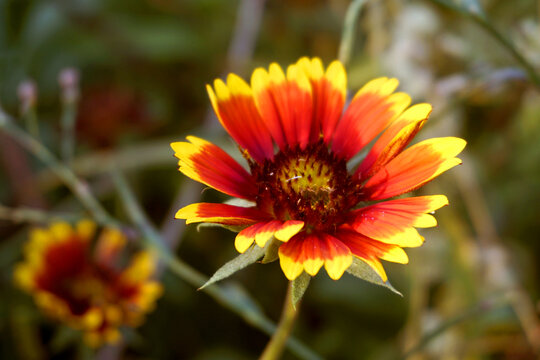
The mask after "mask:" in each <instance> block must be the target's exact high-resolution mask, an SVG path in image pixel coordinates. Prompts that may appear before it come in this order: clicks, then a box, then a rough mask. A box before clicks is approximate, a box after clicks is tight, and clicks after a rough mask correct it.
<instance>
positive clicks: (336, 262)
mask: <svg viewBox="0 0 540 360" xmlns="http://www.w3.org/2000/svg"><path fill="white" fill-rule="evenodd" d="M279 258H280V264H281V268H282V270H283V272H284V273H285V276H286V277H287V278H288V279H289V280H294V279H296V278H297V277H298V276H299V275H300V274H301V273H302V270H306V272H307V273H308V274H309V275H311V276H315V275H316V274H317V273H318V272H319V270H320V268H321V267H322V265H323V264H324V267H325V269H326V272H327V273H328V276H330V278H332V279H334V280H337V279H339V278H340V277H341V276H342V275H343V273H344V272H345V270H346V269H347V268H348V267H349V266H350V265H351V263H352V256H351V252H350V250H349V249H348V248H347V246H345V245H344V244H343V243H342V242H341V241H339V240H338V239H336V238H334V237H333V236H330V235H328V234H324V233H320V234H313V233H312V234H309V235H308V234H304V233H302V234H300V235H298V236H295V237H294V238H292V239H291V240H290V241H289V242H287V243H285V244H282V245H281V246H280V247H279Z"/></svg>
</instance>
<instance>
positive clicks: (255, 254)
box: [199, 244, 266, 290]
mask: <svg viewBox="0 0 540 360" xmlns="http://www.w3.org/2000/svg"><path fill="white" fill-rule="evenodd" d="M265 251H266V247H264V248H261V247H259V246H257V245H256V244H254V245H253V246H251V247H250V248H249V249H247V251H246V252H245V253H243V254H240V255H238V256H237V257H235V258H234V259H232V260H231V261H229V262H227V263H226V264H225V265H223V266H222V267H220V268H219V270H218V271H216V272H215V273H214V275H212V277H211V278H210V280H208V281H207V282H206V283H205V284H204V285H203V286H201V287H200V288H199V290H201V289H204V288H205V287H207V286H209V285H212V284H213V283H215V282H218V281H220V280H223V279H225V278H228V277H229V276H231V275H232V274H234V273H235V272H237V271H238V270H242V269H243V268H245V267H246V266H248V265H251V264H253V263H254V262H255V261H257V260H259V259H260V258H261V257H262V256H263V255H264V252H265Z"/></svg>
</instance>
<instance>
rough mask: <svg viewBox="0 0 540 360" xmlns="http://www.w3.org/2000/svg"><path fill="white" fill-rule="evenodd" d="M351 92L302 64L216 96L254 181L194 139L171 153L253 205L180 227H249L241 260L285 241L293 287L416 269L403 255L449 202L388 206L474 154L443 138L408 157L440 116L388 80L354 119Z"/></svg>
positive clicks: (186, 169)
mask: <svg viewBox="0 0 540 360" xmlns="http://www.w3.org/2000/svg"><path fill="white" fill-rule="evenodd" d="M346 82H347V79H346V74H345V69H344V68H343V65H342V64H341V63H340V62H338V61H334V62H332V63H331V64H330V65H329V66H328V68H327V69H326V71H325V70H324V68H323V65H322V62H321V61H320V60H319V59H318V58H313V59H308V58H305V57H304V58H301V59H300V60H298V62H297V63H296V64H293V65H290V66H289V67H288V68H287V72H286V74H285V73H284V72H283V71H282V69H281V68H280V66H279V65H277V64H275V63H273V64H271V65H270V67H269V70H268V71H267V70H265V69H263V68H258V69H256V70H255V71H254V72H253V75H252V77H251V86H249V85H248V84H247V83H246V82H245V81H244V80H242V79H241V78H240V77H238V76H236V75H234V74H230V75H229V76H228V77H227V82H226V83H225V82H224V81H222V80H220V79H217V80H215V81H214V86H213V87H211V86H209V85H208V86H207V90H208V94H209V96H210V100H211V102H212V105H213V107H214V110H215V112H216V114H217V115H218V118H219V120H220V122H221V124H222V125H223V127H224V128H225V129H226V130H227V132H228V133H229V134H230V135H231V136H232V138H233V139H234V140H235V141H236V142H237V143H238V145H239V146H240V148H241V151H242V153H243V155H244V157H245V158H246V160H247V163H248V165H249V172H248V171H247V170H245V169H244V167H242V166H241V165H240V164H239V163H237V162H236V161H235V160H233V159H232V158H231V157H230V156H229V155H228V154H226V153H225V152H224V151H223V150H221V149H220V148H219V147H217V146H216V145H213V144H211V143H209V142H207V141H205V140H202V139H199V138H196V137H193V136H188V137H187V140H188V141H189V142H175V143H172V144H171V146H172V148H173V150H174V151H175V156H176V157H177V158H178V159H179V165H180V171H181V172H182V173H184V174H185V175H187V176H188V177H190V178H192V179H194V180H197V181H199V182H201V183H204V184H206V185H208V186H210V187H212V188H214V189H216V190H218V191H221V192H223V193H225V194H228V195H231V196H234V197H238V198H242V199H244V200H247V201H249V202H251V204H252V205H251V206H248V207H240V206H234V205H231V204H212V203H197V204H191V205H189V206H186V207H184V208H182V209H180V210H179V211H178V213H177V214H176V218H180V219H186V220H187V221H186V223H188V224H189V223H195V222H210V223H218V224H223V225H227V226H240V227H242V228H243V230H241V231H240V232H239V233H238V235H237V236H236V240H235V247H236V249H237V250H238V251H239V252H240V253H243V252H245V251H246V250H247V249H249V248H250V247H252V246H259V247H264V246H266V245H267V243H268V241H269V240H271V239H277V241H276V240H272V241H273V242H274V243H275V244H277V245H276V246H278V247H279V250H278V253H279V260H280V265H281V268H282V270H283V272H284V273H285V276H286V277H287V278H288V279H289V280H294V279H295V278H297V277H298V276H299V275H300V274H302V272H303V271H305V272H306V273H307V274H309V275H311V276H314V275H316V274H317V273H318V272H319V270H320V269H321V267H322V266H323V265H324V267H325V269H326V271H327V273H328V275H329V276H330V277H331V278H332V279H339V278H340V277H341V276H342V274H343V272H344V271H345V270H347V269H348V268H349V267H350V266H351V264H352V262H353V258H358V259H361V260H363V261H364V262H366V263H367V264H368V265H369V266H370V267H371V268H372V269H373V270H374V271H375V272H376V273H377V274H378V275H379V276H380V278H381V279H382V280H383V281H386V280H387V276H386V274H385V271H384V269H383V267H382V265H381V262H380V259H382V260H386V261H392V262H397V263H407V262H408V257H407V254H406V253H405V252H404V251H403V249H402V248H403V247H417V246H420V245H421V244H422V242H423V238H422V237H421V236H420V235H419V233H418V231H417V230H416V229H415V228H424V227H432V226H435V225H436V224H437V222H436V220H435V218H434V217H433V216H432V215H430V213H432V212H433V211H435V210H437V209H439V208H441V207H442V206H444V205H447V204H448V200H447V198H446V197H445V196H443V195H433V196H418V197H410V198H397V199H392V200H386V199H389V198H394V197H396V196H398V195H402V194H405V193H408V192H410V191H412V190H415V189H417V188H419V187H420V186H422V185H424V184H426V183H427V182H429V181H430V180H432V179H433V178H435V177H436V176H438V175H440V174H441V173H443V172H444V171H446V170H448V169H450V168H452V167H454V166H456V165H458V164H460V163H461V160H460V159H458V158H456V155H457V154H458V153H460V152H461V151H462V150H463V148H464V147H465V144H466V143H465V141H464V140H462V139H459V138H455V137H443V138H433V139H429V140H425V141H421V142H419V143H417V144H415V145H412V146H410V147H408V148H406V147H407V145H408V144H409V143H410V142H411V140H412V139H413V137H414V136H415V135H416V133H417V132H418V131H419V130H420V129H421V128H422V126H423V125H424V123H425V122H426V120H427V118H428V116H429V114H430V113H431V106H430V105H429V104H417V105H413V106H410V107H409V105H410V101H411V99H410V97H409V96H408V95H407V94H405V93H402V92H397V93H395V92H394V91H395V89H396V88H397V86H398V81H397V80H396V79H389V78H386V77H382V78H378V79H375V80H372V81H370V82H368V83H367V84H366V85H365V86H363V87H362V88H361V89H360V90H359V91H358V92H357V93H356V95H355V96H354V97H353V98H352V100H351V102H350V104H349V106H348V107H347V108H346V109H344V105H345V100H346ZM377 136H378V138H377ZM376 138H377V139H376ZM375 139H376V140H375ZM374 140H375V141H374ZM372 141H374V144H373V146H372V147H371V149H369V151H367V154H366V155H365V157H364V158H363V160H361V162H360V163H359V165H358V166H353V165H352V163H354V161H353V159H355V157H357V155H358V154H360V153H362V152H363V151H364V149H366V146H367V145H368V144H370V143H371V142H372ZM382 200H384V201H382ZM253 243H255V244H256V245H253Z"/></svg>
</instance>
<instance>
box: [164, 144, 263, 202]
mask: <svg viewBox="0 0 540 360" xmlns="http://www.w3.org/2000/svg"><path fill="white" fill-rule="evenodd" d="M187 139H188V140H189V141H190V142H175V143H172V144H171V147H172V149H173V150H174V152H175V154H174V155H175V156H176V157H177V158H178V159H179V162H178V165H179V166H180V171H181V172H182V173H184V174H185V175H186V176H188V177H190V178H192V179H193V180H196V181H199V182H201V183H203V184H206V185H208V186H210V187H212V188H214V189H216V190H219V191H221V192H223V193H225V194H228V195H231V196H235V197H240V198H244V199H249V200H253V199H255V196H256V195H257V185H256V184H255V182H254V181H253V178H252V177H251V175H250V174H249V173H248V172H247V171H246V170H245V169H244V168H243V167H242V166H240V164H238V163H237V162H236V161H235V160H234V159H233V158H232V157H230V156H229V155H228V154H227V153H226V152H225V151H223V150H221V149H220V148H219V147H217V146H216V145H214V144H212V143H210V142H208V141H205V140H203V139H200V138H197V137H195V136H188V137H187Z"/></svg>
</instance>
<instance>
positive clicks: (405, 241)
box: [350, 195, 448, 247]
mask: <svg viewBox="0 0 540 360" xmlns="http://www.w3.org/2000/svg"><path fill="white" fill-rule="evenodd" d="M445 205H448V199H447V198H446V196H444V195H433V196H418V197H412V198H407V199H397V200H390V201H385V202H382V203H378V204H375V205H370V206H367V207H364V208H362V209H358V210H355V211H353V212H352V215H353V216H354V220H353V221H352V222H350V225H351V227H352V228H353V229H354V230H356V231H357V232H359V233H361V234H363V235H365V236H367V237H370V238H372V239H375V240H378V241H381V242H384V243H386V244H395V245H399V246H406V247H416V246H420V245H422V243H423V238H422V237H421V236H420V234H418V231H416V229H415V227H422V228H423V227H433V226H436V225H437V221H436V220H435V218H434V217H433V216H432V215H429V214H428V213H430V212H433V211H435V210H438V209H440V208H441V207H443V206H445Z"/></svg>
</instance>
